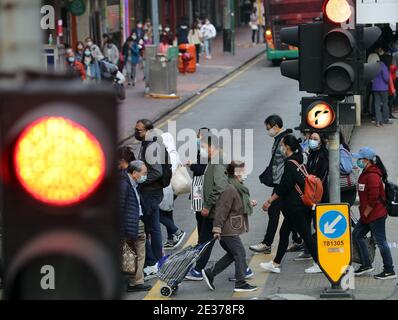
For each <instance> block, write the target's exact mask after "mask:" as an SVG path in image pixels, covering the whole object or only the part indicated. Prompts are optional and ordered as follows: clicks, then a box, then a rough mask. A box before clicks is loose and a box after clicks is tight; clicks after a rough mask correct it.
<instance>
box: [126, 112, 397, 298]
mask: <svg viewBox="0 0 398 320" xmlns="http://www.w3.org/2000/svg"><path fill="white" fill-rule="evenodd" d="M264 125H265V129H266V132H267V134H268V135H269V136H270V137H272V138H273V139H274V142H273V146H272V151H271V160H270V163H269V165H268V167H267V168H266V170H265V171H264V172H263V173H262V174H261V175H260V182H261V183H263V184H265V185H266V186H267V187H270V188H272V193H271V196H270V197H269V198H268V199H267V200H266V201H265V202H264V203H263V205H262V209H263V211H264V212H266V213H267V214H268V226H267V230H266V234H265V237H264V240H263V241H262V242H260V243H258V244H255V245H252V246H250V247H249V249H250V250H252V251H254V252H256V253H263V254H266V255H269V254H271V252H272V246H273V242H274V239H275V234H276V232H277V230H278V223H279V217H280V215H281V214H282V215H283V217H284V219H283V223H282V226H281V228H280V230H279V243H278V245H277V251H276V255H275V258H274V259H273V260H272V261H269V262H264V263H261V264H260V266H261V268H262V269H263V270H264V271H266V272H274V273H280V272H281V271H282V270H283V266H282V262H283V257H284V256H285V254H286V252H299V253H298V256H297V257H296V259H294V260H311V259H312V260H313V265H312V266H311V267H310V268H307V269H306V270H305V273H309V274H312V273H321V272H322V271H321V269H320V267H319V265H318V256H317V249H316V240H315V239H316V236H315V233H316V225H315V222H314V220H315V219H314V218H315V211H314V210H315V207H314V204H316V203H328V202H329V192H328V180H329V164H328V163H329V152H328V140H327V138H326V137H325V136H323V135H322V134H319V133H318V132H311V133H309V134H307V135H305V136H303V137H301V138H297V137H296V136H295V135H294V134H293V132H292V130H291V129H285V128H284V125H283V120H282V118H281V117H280V116H278V115H271V116H269V117H267V118H266V120H265V122H264ZM135 138H136V139H137V141H139V142H140V143H141V146H140V149H139V151H136V152H135V153H134V152H133V150H132V149H131V148H130V147H128V146H126V147H123V148H122V149H121V150H120V153H119V160H120V162H119V164H120V166H119V167H120V170H121V177H122V179H121V188H122V192H121V200H120V201H121V208H122V212H121V217H122V220H121V221H122V222H123V224H122V231H123V233H124V237H125V238H126V242H127V243H128V244H129V245H130V246H131V247H132V248H134V250H140V253H138V254H137V266H139V267H137V272H139V275H135V276H134V275H133V276H131V277H130V278H129V285H128V291H141V290H149V289H150V286H147V285H146V284H144V282H143V281H145V280H149V279H151V278H153V277H156V275H157V272H158V269H159V261H161V259H162V257H163V256H164V254H165V251H167V250H176V249H178V248H179V246H180V245H181V243H182V240H183V238H184V237H185V231H183V230H181V229H180V228H179V227H178V226H177V225H176V224H175V222H174V218H173V203H174V200H175V198H176V195H174V194H173V188H171V187H170V186H169V185H167V184H168V183H170V176H171V177H173V176H174V174H175V172H176V170H177V169H176V168H178V167H179V166H182V165H183V164H182V163H181V160H180V158H179V155H178V152H177V151H176V146H175V142H174V140H173V137H172V136H171V135H170V134H169V133H165V134H162V135H157V134H156V130H155V128H154V126H153V124H152V122H151V121H149V120H147V119H142V120H139V121H138V122H137V124H136V127H135ZM196 142H197V157H196V159H193V160H192V161H189V162H188V163H186V164H185V165H186V166H187V167H188V168H189V169H190V170H191V171H192V175H193V179H192V188H191V194H190V199H191V207H192V211H194V212H195V215H196V221H197V232H198V244H199V245H204V244H208V245H207V247H206V250H205V251H204V252H203V254H202V255H201V256H200V258H199V259H198V260H197V261H196V264H195V265H194V266H193V267H192V269H190V270H189V272H188V274H187V275H186V280H191V281H202V280H205V282H206V284H207V285H208V286H209V288H210V289H211V290H215V285H214V279H215V277H216V276H217V275H218V274H220V273H221V272H223V271H224V270H225V269H226V268H227V267H228V266H229V265H230V264H232V263H234V264H235V276H234V277H231V278H230V280H231V281H235V288H234V291H236V292H242V291H254V290H256V289H257V288H256V287H255V286H253V285H251V284H250V283H249V282H248V279H250V278H252V277H253V275H254V274H253V271H252V270H251V269H250V268H249V266H248V264H247V260H246V250H245V248H244V246H243V244H242V241H241V239H240V235H241V234H243V233H246V232H249V220H250V215H251V214H252V212H253V208H254V207H255V206H257V201H256V200H253V199H251V197H250V190H249V189H248V188H247V186H245V180H246V178H247V173H246V170H245V163H244V162H241V161H237V160H234V161H232V162H230V163H225V162H224V161H223V159H224V158H225V153H224V151H223V149H222V147H221V145H220V141H219V139H218V137H217V136H215V135H214V134H212V132H211V130H210V129H209V128H205V127H203V128H201V129H200V130H199V131H198V133H197V141H196ZM154 145H156V146H157V148H158V149H157V150H160V151H159V152H160V153H161V154H162V155H163V156H165V157H166V158H170V159H171V161H170V163H169V162H167V164H166V165H165V164H162V163H155V164H153V161H152V160H153V159H152V158H151V157H153V154H152V153H151V152H149V149H151V150H152V151H153V146H154ZM353 159H358V161H357V162H356V163H353ZM168 165H169V166H170V167H169V168H168V167H167V166H168ZM357 170H362V174H361V175H360V176H359V178H358V177H357V178H356V180H355V178H353V177H354V172H355V171H357ZM340 175H341V181H342V182H341V184H342V185H341V197H342V199H344V201H347V202H348V203H350V204H351V205H353V204H354V201H355V198H356V195H357V191H358V193H359V201H360V206H359V211H360V220H359V222H358V223H356V224H355V228H354V231H353V239H354V242H355V244H356V247H357V248H358V249H357V250H358V254H359V256H360V259H361V265H360V266H359V268H358V269H357V270H355V275H357V276H360V275H362V274H365V273H368V272H371V271H373V270H374V269H373V267H372V261H371V260H370V258H369V253H368V251H367V250H368V249H367V245H366V241H365V236H366V234H367V233H368V232H370V231H371V232H372V234H373V235H374V237H375V240H376V244H377V245H378V247H379V248H380V252H381V254H382V258H383V262H384V269H383V271H382V272H381V273H379V274H377V275H375V278H376V279H393V278H395V277H396V275H395V272H394V266H393V263H392V259H391V252H390V249H389V247H388V244H387V240H386V230H385V224H386V218H387V209H386V205H385V201H386V194H385V190H384V183H385V182H386V181H387V171H386V169H385V167H384V165H383V164H382V162H381V159H380V157H378V156H377V155H376V152H375V151H374V150H372V149H371V148H368V147H364V148H362V149H361V150H360V151H359V153H357V154H352V153H351V151H350V148H349V146H348V145H347V144H346V143H345V141H344V137H343V136H342V135H341V145H340ZM308 176H311V177H313V178H314V179H317V181H318V183H319V185H320V187H321V188H320V189H323V192H322V193H321V194H317V197H318V198H319V199H318V200H317V202H316V203H312V204H311V205H309V204H308V203H307V202H306V201H305V200H304V198H303V194H304V191H305V189H306V187H305V186H306V183H307V182H306V181H307V180H306V179H307V177H308ZM347 177H350V178H349V179H346V178H347ZM346 180H353V181H352V182H351V183H346V182H344V181H346ZM322 187H323V188H322ZM167 188H169V190H168V191H167ZM169 192H171V195H170V194H169ZM166 197H167V198H168V199H171V200H168V204H169V205H168V206H166V207H167V208H168V209H166V207H165V205H164V204H163V205H162V204H161V203H162V202H163V201H164V199H165V198H166ZM161 224H163V225H164V226H165V227H166V231H167V240H166V242H165V243H162V231H161V227H160V225H161ZM291 236H292V240H293V241H292V242H290V237H291ZM213 239H215V240H219V241H220V245H221V247H222V248H223V249H224V251H225V254H224V256H223V257H222V258H221V259H219V260H218V261H217V262H216V263H215V264H214V266H212V267H210V266H209V263H208V262H209V259H210V257H211V254H212V249H213V246H214V243H215V241H212V240H213ZM144 242H145V244H144ZM289 243H291V245H290V246H289ZM138 260H139V261H140V263H138ZM143 261H144V262H143Z"/></svg>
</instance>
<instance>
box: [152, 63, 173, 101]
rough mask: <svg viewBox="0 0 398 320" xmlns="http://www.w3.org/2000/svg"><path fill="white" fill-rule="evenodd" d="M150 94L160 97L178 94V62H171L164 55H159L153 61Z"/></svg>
mask: <svg viewBox="0 0 398 320" xmlns="http://www.w3.org/2000/svg"><path fill="white" fill-rule="evenodd" d="M149 93H150V94H160V95H176V94H177V60H169V59H167V57H165V56H164V55H157V56H156V57H155V58H152V59H151V62H150V67H149Z"/></svg>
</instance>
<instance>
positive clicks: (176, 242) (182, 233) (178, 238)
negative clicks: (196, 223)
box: [173, 230, 186, 247]
mask: <svg viewBox="0 0 398 320" xmlns="http://www.w3.org/2000/svg"><path fill="white" fill-rule="evenodd" d="M185 235H186V232H185V231H182V230H178V231H177V232H176V233H175V234H174V236H173V237H174V247H178V246H179V245H180V244H181V242H182V241H183V240H184V238H185Z"/></svg>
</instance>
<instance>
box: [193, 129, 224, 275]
mask: <svg viewBox="0 0 398 320" xmlns="http://www.w3.org/2000/svg"><path fill="white" fill-rule="evenodd" d="M200 155H201V157H202V159H203V158H205V157H206V156H207V159H203V160H207V162H208V164H207V168H206V172H205V174H204V178H203V208H202V211H201V215H202V218H203V219H202V226H201V232H200V234H199V240H198V243H199V244H204V243H207V242H208V241H210V240H211V239H213V232H212V229H213V220H214V215H215V206H216V202H217V200H218V198H219V197H220V195H221V193H222V192H223V191H224V190H225V188H226V186H227V185H228V178H227V175H226V165H225V164H224V160H223V158H224V153H223V151H222V149H221V148H220V146H219V141H218V137H217V136H215V135H213V134H212V133H211V132H203V136H202V138H201V146H200ZM213 245H214V242H212V243H211V244H210V245H209V246H208V247H207V249H206V250H205V252H204V253H203V255H202V256H201V257H200V258H199V260H198V261H197V262H196V265H195V267H194V268H192V269H191V270H190V271H189V272H188V274H187V276H186V278H187V279H188V280H194V281H201V280H203V275H202V270H203V269H204V268H205V267H206V264H207V262H208V261H209V259H210V255H211V251H212V249H213Z"/></svg>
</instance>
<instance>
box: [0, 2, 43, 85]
mask: <svg viewBox="0 0 398 320" xmlns="http://www.w3.org/2000/svg"><path fill="white" fill-rule="evenodd" d="M40 8H41V0H29V1H26V0H0V71H1V72H10V73H17V72H18V71H21V70H26V69H28V70H36V71H39V70H43V63H42V60H43V55H42V44H43V32H42V30H41V28H40V18H41V16H40ZM7 81H9V80H7Z"/></svg>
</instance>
